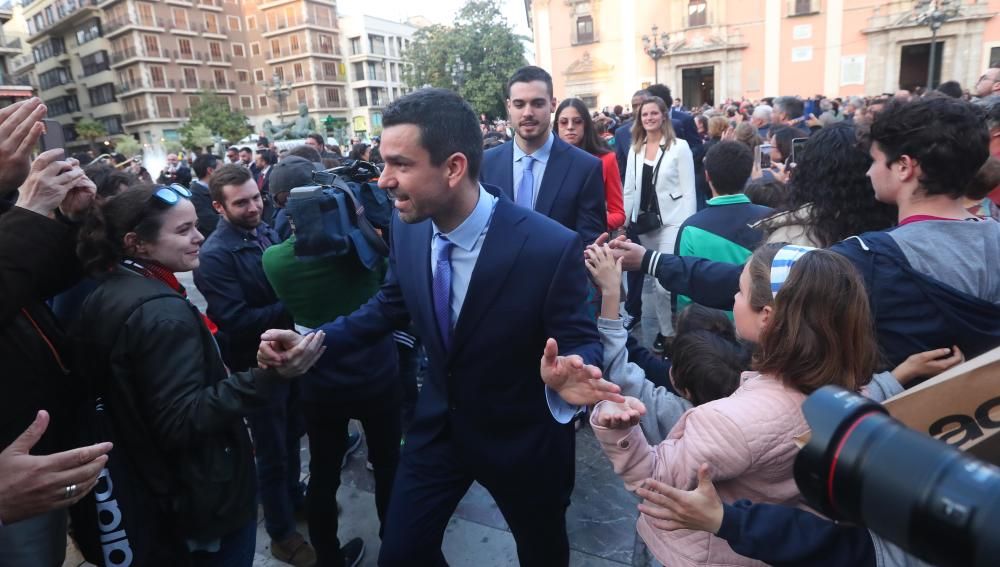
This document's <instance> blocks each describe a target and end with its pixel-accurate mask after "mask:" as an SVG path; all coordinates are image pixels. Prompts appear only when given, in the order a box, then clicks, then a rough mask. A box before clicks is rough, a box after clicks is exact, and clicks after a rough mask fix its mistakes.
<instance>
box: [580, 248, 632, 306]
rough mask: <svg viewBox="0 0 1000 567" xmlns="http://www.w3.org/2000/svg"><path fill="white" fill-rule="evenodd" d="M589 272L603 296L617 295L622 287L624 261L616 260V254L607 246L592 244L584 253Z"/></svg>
mask: <svg viewBox="0 0 1000 567" xmlns="http://www.w3.org/2000/svg"><path fill="white" fill-rule="evenodd" d="M583 256H584V262H586V264H587V271H589V272H590V277H592V278H594V283H596V284H597V287H599V288H600V289H601V293H602V294H608V293H612V292H614V293H616V294H617V292H618V289H619V288H620V287H621V285H622V259H621V258H618V259H617V260H615V256H614V254H612V252H611V250H610V249H609V248H608V247H607V245H602V246H597V245H594V244H591V245H590V246H588V247H587V249H586V250H584V251H583Z"/></svg>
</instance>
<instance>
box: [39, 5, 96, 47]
mask: <svg viewBox="0 0 1000 567" xmlns="http://www.w3.org/2000/svg"><path fill="white" fill-rule="evenodd" d="M97 5H98V0H65V1H64V2H58V3H56V19H55V20H53V21H51V22H46V23H45V25H44V26H43V27H41V28H40V29H36V30H35V32H34V33H32V34H31V37H32V38H35V37H38V36H41V35H42V34H45V33H51V32H53V31H55V30H56V29H57V28H61V27H63V24H65V23H69V22H71V21H75V19H74V18H73V16H76V15H78V14H82V13H85V12H90V9H91V8H96V7H97ZM43 17H45V16H44V15H43Z"/></svg>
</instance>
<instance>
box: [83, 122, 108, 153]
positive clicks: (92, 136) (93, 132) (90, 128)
mask: <svg viewBox="0 0 1000 567" xmlns="http://www.w3.org/2000/svg"><path fill="white" fill-rule="evenodd" d="M76 134H77V135H78V136H80V137H81V138H83V139H84V140H87V141H88V142H90V148H91V149H94V145H95V143H96V142H97V140H98V138H103V137H105V136H107V135H108V130H107V129H106V128H105V127H104V124H101V123H100V122H98V121H96V120H94V119H92V118H82V119H80V120H78V121H77V123H76Z"/></svg>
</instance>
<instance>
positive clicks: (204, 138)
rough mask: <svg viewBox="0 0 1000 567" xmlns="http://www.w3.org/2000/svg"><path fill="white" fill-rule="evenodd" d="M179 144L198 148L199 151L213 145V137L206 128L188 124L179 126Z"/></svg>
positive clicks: (202, 125) (200, 125) (201, 125)
mask: <svg viewBox="0 0 1000 567" xmlns="http://www.w3.org/2000/svg"><path fill="white" fill-rule="evenodd" d="M181 143H182V144H184V147H187V148H198V150H199V151H200V150H202V149H204V148H207V147H209V146H211V145H213V144H215V136H214V135H213V134H212V131H211V130H209V128H208V126H206V125H204V124H191V123H190V122H189V123H187V124H185V125H184V126H181Z"/></svg>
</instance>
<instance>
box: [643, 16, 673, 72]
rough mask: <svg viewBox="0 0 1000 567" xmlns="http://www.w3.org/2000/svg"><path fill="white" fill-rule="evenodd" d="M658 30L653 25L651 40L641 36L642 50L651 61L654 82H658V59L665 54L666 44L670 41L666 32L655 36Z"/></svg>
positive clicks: (646, 36) (648, 37)
mask: <svg viewBox="0 0 1000 567" xmlns="http://www.w3.org/2000/svg"><path fill="white" fill-rule="evenodd" d="M658 29H660V28H658V27H656V25H655V24H654V25H653V34H652V38H650V36H648V35H644V36H642V50H643V51H644V52H646V55H649V58H650V59H652V60H653V75H654V76H655V77H656V78H655V81H656V82H657V83H659V82H660V59H662V58H663V56H664V55H666V54H667V42H668V41H670V34H668V33H667V32H663V33H661V34H660V35H659V36H657V35H656V30H658Z"/></svg>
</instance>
